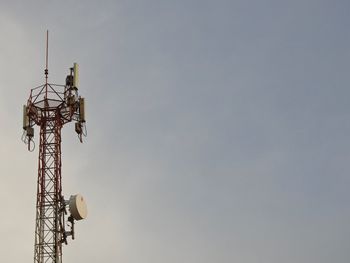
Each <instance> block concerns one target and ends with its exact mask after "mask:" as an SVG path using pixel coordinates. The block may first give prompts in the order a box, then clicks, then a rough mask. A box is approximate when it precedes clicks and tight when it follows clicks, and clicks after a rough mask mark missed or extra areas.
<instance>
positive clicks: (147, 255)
mask: <svg viewBox="0 0 350 263" xmlns="http://www.w3.org/2000/svg"><path fill="white" fill-rule="evenodd" d="M349 11H350V4H349V2H348V1H337V0H335V1H322V0H320V1H316V0H314V1H311V0H310V1H308V0H303V1H301V0H300V1H299V0H296V1H277V0H275V1H273V0H263V1H258V0H252V1H243V0H238V1H233V0H231V1H224V0H218V1H195V0H188V1H166V0H164V1H159V0H158V1H156V0H150V1H140V0H139V1H35V2H31V3H29V2H25V1H22V2H20V1H11V2H8V3H5V2H1V3H0V32H1V35H2V38H1V39H2V40H1V42H0V58H1V59H0V69H1V72H2V73H1V74H0V83H1V85H0V119H1V120H2V129H1V131H0V134H1V137H2V146H1V147H0V157H1V160H2V166H1V168H0V174H1V177H2V183H1V184H0V198H2V200H3V204H4V205H3V211H2V215H3V216H2V220H1V224H0V234H1V236H2V237H3V239H2V241H0V245H1V247H2V248H3V249H2V253H1V255H0V261H1V262H14V263H16V262H24V261H29V262H30V260H32V258H33V243H34V221H35V194H36V176H37V174H36V173H37V172H36V170H37V156H38V152H37V150H36V151H35V152H34V153H29V152H26V148H25V145H23V144H22V142H21V140H20V136H21V124H22V120H21V117H22V116H21V114H22V113H21V109H22V108H21V107H22V104H24V103H25V102H26V100H27V97H28V95H29V90H30V88H32V87H34V86H37V85H39V84H42V83H43V81H44V74H43V69H44V62H45V58H44V54H45V51H44V47H45V42H44V41H45V31H46V29H49V31H50V62H49V64H50V65H49V79H50V80H51V82H54V83H60V84H61V83H64V80H65V76H66V74H67V72H68V68H69V67H70V66H71V65H72V63H73V62H78V63H79V64H80V93H81V94H82V95H83V96H85V97H86V100H87V127H88V138H87V139H86V142H85V143H84V144H83V145H80V144H79V143H78V140H77V139H76V135H75V133H74V129H73V126H72V125H68V126H67V127H65V128H64V130H63V145H62V149H63V173H62V174H63V192H64V194H65V195H66V196H69V195H70V194H74V193H76V192H80V193H82V194H83V195H84V196H85V197H86V199H87V201H88V205H89V218H88V219H87V220H86V221H84V222H79V224H77V226H76V232H77V233H76V235H77V237H76V240H75V241H72V242H70V244H69V245H68V246H65V247H64V257H63V260H64V262H87V263H90V262H91V263H93V262H122V263H139V262H145V263H148V262H149V263H151V262H152V263H163V262H167V263H180V262H181V263H197V262H201V263H212V262H220V263H231V262H240V263H279V262H284V263H295V262H298V263H310V262H315V263H316V262H317V263H329V262H347V261H348V259H349V258H350V252H349V251H350V249H349V244H350V230H349V229H350V228H349V226H348V225H349V221H350V212H349V201H350V194H349V191H348V186H349V183H350V177H349V172H350V169H349V167H350V166H349V165H350V162H349V160H350V124H349V123H350V122H349V119H350V106H349V103H348V101H349V97H350V92H349V88H348V87H349V83H350V78H349V75H350V74H349V71H350V62H349V61H350V35H349V33H348V31H349V26H350V18H349ZM36 133H38V129H37V130H36ZM37 139H38V138H37ZM37 143H38V142H37ZM19 211H21V212H19Z"/></svg>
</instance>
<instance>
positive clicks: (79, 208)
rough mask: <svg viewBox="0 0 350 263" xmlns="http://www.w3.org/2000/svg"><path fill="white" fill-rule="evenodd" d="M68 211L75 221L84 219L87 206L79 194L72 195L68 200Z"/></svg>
mask: <svg viewBox="0 0 350 263" xmlns="http://www.w3.org/2000/svg"><path fill="white" fill-rule="evenodd" d="M69 211H70V212H71V214H72V216H73V218H74V219H75V220H81V219H85V218H86V216H87V206H86V203H85V200H84V198H83V197H82V196H81V195H80V194H77V195H72V196H71V197H70V198H69Z"/></svg>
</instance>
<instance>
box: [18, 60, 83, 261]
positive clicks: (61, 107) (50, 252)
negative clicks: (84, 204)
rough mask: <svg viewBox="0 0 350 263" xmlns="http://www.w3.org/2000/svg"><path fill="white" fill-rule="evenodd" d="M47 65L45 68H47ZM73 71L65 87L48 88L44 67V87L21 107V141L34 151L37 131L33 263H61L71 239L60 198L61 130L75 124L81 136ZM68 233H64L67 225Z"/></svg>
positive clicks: (80, 107)
mask: <svg viewBox="0 0 350 263" xmlns="http://www.w3.org/2000/svg"><path fill="white" fill-rule="evenodd" d="M46 65H47V64H46ZM75 67H76V64H75V66H74V68H71V69H70V75H68V76H67V78H66V85H56V84H49V83H48V82H47V76H48V70H47V66H46V70H45V78H46V82H45V84H44V85H41V86H39V87H36V88H34V89H32V90H31V92H30V96H29V99H28V101H27V105H25V106H24V114H23V115H24V120H23V122H24V123H23V129H24V136H23V138H24V141H25V142H26V143H27V144H28V149H29V150H30V151H32V150H34V141H33V137H34V128H33V127H34V126H35V125H38V126H39V127H40V144H39V160H38V178H37V201H36V224H35V245H34V263H47V262H54V263H61V262H62V244H63V243H66V244H67V236H69V235H71V236H72V238H73V239H74V219H73V218H72V216H70V217H68V219H67V221H65V220H66V219H65V217H66V216H65V215H66V214H67V211H66V206H67V205H68V201H65V200H64V197H63V195H62V174H61V167H62V160H61V130H62V128H63V126H64V125H65V124H66V123H69V122H71V121H75V122H76V124H75V130H76V132H77V133H78V136H79V138H80V140H81V138H82V135H84V132H83V131H84V127H85V119H84V118H85V117H84V108H83V107H84V99H83V98H81V97H79V96H78V89H77V87H76V86H77V85H76V84H75V78H76V77H77V76H75V75H76V74H77V73H76V71H75ZM68 224H69V226H70V227H71V231H66V229H65V228H66V225H68Z"/></svg>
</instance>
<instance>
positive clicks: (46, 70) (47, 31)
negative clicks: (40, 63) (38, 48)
mask: <svg viewBox="0 0 350 263" xmlns="http://www.w3.org/2000/svg"><path fill="white" fill-rule="evenodd" d="M45 58H46V67H45V80H46V84H47V77H48V75H49V30H46V56H45Z"/></svg>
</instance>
